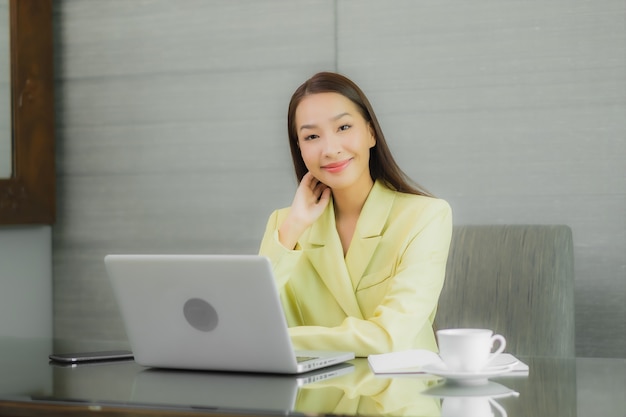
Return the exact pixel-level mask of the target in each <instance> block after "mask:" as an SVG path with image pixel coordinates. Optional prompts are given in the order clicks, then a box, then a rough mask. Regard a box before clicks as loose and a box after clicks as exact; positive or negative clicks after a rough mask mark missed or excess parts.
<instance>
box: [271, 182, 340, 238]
mask: <svg viewBox="0 0 626 417" xmlns="http://www.w3.org/2000/svg"><path fill="white" fill-rule="evenodd" d="M330 196H331V189H330V187H328V186H327V185H326V184H324V183H322V182H320V181H319V180H318V179H317V178H315V177H314V176H313V174H311V173H310V172H307V173H306V174H304V176H303V177H302V180H301V181H300V185H299V186H298V189H297V190H296V195H295V197H294V198H293V202H292V203H291V210H290V211H289V215H288V216H287V218H286V219H285V221H284V222H283V224H282V225H281V226H280V228H279V229H278V238H279V240H280V243H281V244H282V245H283V246H285V247H286V248H288V249H293V248H294V247H295V246H296V242H297V241H298V239H299V238H300V236H301V235H302V233H304V231H305V230H306V229H307V228H308V227H309V226H311V225H312V224H313V222H314V221H315V220H317V219H318V218H319V217H320V216H321V215H322V213H323V212H324V210H325V209H326V206H327V205H328V202H329V201H330Z"/></svg>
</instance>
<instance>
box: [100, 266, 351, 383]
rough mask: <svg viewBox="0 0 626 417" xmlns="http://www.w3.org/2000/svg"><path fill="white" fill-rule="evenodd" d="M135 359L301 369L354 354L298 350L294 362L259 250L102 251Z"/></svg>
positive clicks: (171, 364)
mask: <svg viewBox="0 0 626 417" xmlns="http://www.w3.org/2000/svg"><path fill="white" fill-rule="evenodd" d="M105 265H106V269H107V273H108V275H109V278H110V280H111V284H112V287H113V291H114V294H115V297H116V299H117V302H118V304H119V307H120V312H121V315H122V319H123V321H124V326H125V329H126V333H127V336H128V339H129V342H130V345H131V348H132V350H133V354H134V356H135V360H136V361H137V363H139V364H141V365H144V366H152V367H162V368H180V369H196V370H220V371H243V372H270V373H299V372H306V371H310V370H313V369H316V368H319V367H323V366H330V365H333V364H336V363H340V362H343V361H346V360H350V359H352V358H354V354H353V353H351V352H317V351H316V352H310V351H308V352H302V355H305V356H307V357H309V358H310V359H309V360H308V363H307V362H304V363H298V360H297V358H296V353H295V352H294V351H293V347H292V344H291V340H290V338H289V333H288V330H287V322H286V320H285V316H284V314H283V311H282V307H281V304H280V300H279V296H278V291H277V289H276V285H275V282H274V277H273V273H272V269H271V264H270V262H269V260H268V259H267V258H265V257H262V256H257V255H107V256H106V257H105Z"/></svg>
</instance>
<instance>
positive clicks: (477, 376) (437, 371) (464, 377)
mask: <svg viewBox="0 0 626 417" xmlns="http://www.w3.org/2000/svg"><path fill="white" fill-rule="evenodd" d="M498 359H500V360H498ZM518 362H519V361H518V360H517V359H514V358H513V359H511V358H509V357H506V356H505V357H503V358H500V357H497V358H495V359H494V361H493V365H490V366H488V367H487V368H485V369H482V370H480V371H477V372H463V371H453V370H450V369H447V368H446V365H445V364H443V363H431V364H429V365H424V366H423V367H422V372H426V373H428V374H432V375H436V376H441V377H444V378H446V379H449V380H452V381H455V382H457V383H462V384H465V385H484V384H486V383H487V380H488V379H489V378H493V377H495V376H498V375H503V374H506V373H508V372H511V371H512V370H513V368H514V367H515V365H516V364H517V363H518Z"/></svg>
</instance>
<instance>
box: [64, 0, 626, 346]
mask: <svg viewBox="0 0 626 417" xmlns="http://www.w3.org/2000/svg"><path fill="white" fill-rule="evenodd" d="M390 4H391V3H388V2H380V1H375V0H365V1H364V0H358V1H357V0H335V1H333V0H326V1H306V2H304V1H299V2H297V4H296V2H291V1H288V0H272V1H263V2H257V1H253V0H242V1H236V2H233V1H227V0H223V1H211V2H206V1H201V0H197V1H191V0H188V1H184V2H182V1H166V0H153V1H134V0H133V1H128V0H124V1H121V0H120V1H108V2H98V3H89V4H86V3H85V2H82V1H80V0H63V1H59V2H55V28H56V29H55V30H56V39H55V51H56V53H57V55H56V66H57V71H56V73H57V82H56V84H57V92H56V99H57V103H56V108H57V138H58V139H57V142H58V144H57V165H58V173H59V180H58V182H59V185H58V188H59V191H58V200H59V210H58V211H59V214H58V218H59V219H58V222H57V225H56V226H55V228H54V230H53V239H54V282H55V287H54V288H55V290H54V291H55V292H54V297H55V317H54V318H55V334H56V336H57V337H58V338H60V339H69V340H70V344H69V346H75V347H77V346H80V347H81V348H88V346H85V343H87V342H85V341H86V340H89V339H101V340H105V341H109V342H110V343H112V344H115V343H118V344H120V343H125V336H124V333H123V328H122V326H121V322H120V319H119V315H118V313H117V308H116V306H115V304H114V301H113V300H112V296H111V292H110V288H109V287H108V283H107V281H106V277H105V275H104V267H103V264H102V258H103V257H104V255H105V254H107V253H110V252H151V251H158V252H176V253H183V252H220V253H228V252H239V253H254V252H256V250H257V247H258V243H259V240H260V238H261V234H262V231H263V228H264V226H265V221H266V219H267V216H268V215H269V213H270V211H271V210H272V209H274V208H276V207H279V206H286V205H288V204H289V203H290V202H291V198H292V193H293V191H294V189H295V180H294V178H293V174H292V167H291V162H290V158H289V151H288V148H287V146H286V130H285V122H286V120H285V119H286V107H287V103H288V100H289V97H290V95H291V93H292V91H293V90H294V89H295V87H297V85H299V84H300V83H301V82H302V81H303V80H304V79H305V78H307V77H308V76H310V75H311V74H313V73H314V72H317V71H320V70H336V69H338V70H339V71H341V72H344V73H345V74H347V75H348V76H350V77H351V78H353V79H354V80H355V81H356V82H357V83H359V84H360V85H361V86H362V87H363V89H364V90H365V91H366V93H367V94H368V96H369V98H370V99H371V101H372V102H373V104H374V107H375V109H376V110H377V114H378V116H379V119H380V120H381V123H382V125H383V128H384V130H385V133H386V136H387V139H388V141H389V143H390V146H391V148H392V150H393V151H394V153H395V155H396V157H397V159H398V161H399V162H400V164H401V166H402V167H403V168H405V170H406V171H407V173H408V174H410V175H411V176H412V177H413V178H415V179H416V180H417V181H418V182H420V183H422V184H423V185H424V186H425V187H426V188H428V189H430V190H431V191H433V192H434V193H435V194H437V195H439V196H441V197H443V198H446V199H447V200H449V201H450V203H451V204H452V207H453V210H454V213H455V222H456V223H457V224H480V223H498V224H504V223H518V224H519V223H543V224H548V223H563V224H568V225H569V226H571V227H572V229H573V231H574V244H575V258H576V303H577V304H576V322H577V352H578V354H581V355H586V356H623V357H624V356H626V340H625V339H624V337H626V336H624V334H626V332H625V331H624V330H625V329H624V327H625V322H624V317H625V316H626V310H625V309H626V307H625V306H626V276H625V273H626V259H625V255H624V254H625V253H626V224H625V220H624V217H625V216H624V213H626V174H625V169H626V168H625V167H624V164H623V159H624V155H626V122H625V120H624V114H625V113H626V79H625V78H624V76H623V74H624V73H625V69H626V68H625V67H626V29H625V27H624V23H623V16H624V12H625V11H626V10H625V7H624V5H623V4H622V2H619V1H616V0H601V1H595V2H591V1H582V0H576V1H565V0H559V1H556V2H550V3H545V2H541V1H539V0H533V1H524V2H520V1H500V0H485V1H479V2H441V1H437V0H427V1H420V2H415V1H411V0H400V1H394V2H393V7H392V6H390Z"/></svg>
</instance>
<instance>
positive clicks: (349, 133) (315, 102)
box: [295, 93, 376, 190]
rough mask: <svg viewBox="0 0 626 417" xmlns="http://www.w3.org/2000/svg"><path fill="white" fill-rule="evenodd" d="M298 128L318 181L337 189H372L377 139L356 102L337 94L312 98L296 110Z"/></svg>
mask: <svg viewBox="0 0 626 417" xmlns="http://www.w3.org/2000/svg"><path fill="white" fill-rule="evenodd" d="M295 125H296V126H295V128H296V133H297V135H298V146H299V147H300V153H301V155H302V159H303V160H304V164H305V165H306V167H307V169H308V170H309V172H311V173H312V174H313V176H315V178H317V179H318V180H319V181H321V182H323V183H324V184H326V185H328V186H329V187H330V188H331V189H333V190H340V189H344V188H347V187H371V186H372V182H373V181H372V177H371V175H370V171H369V157H370V148H372V147H373V146H374V145H375V144H376V139H375V138H374V133H373V131H372V129H371V127H370V124H369V123H368V122H366V121H365V119H364V118H363V116H361V113H360V112H359V110H358V108H357V106H356V105H355V104H354V103H353V102H352V101H350V100H349V99H347V98H346V97H344V96H342V95H341V94H337V93H317V94H311V95H308V96H306V97H304V98H303V99H302V101H300V104H299V105H298V107H297V108H296V112H295ZM368 189H369V188H368Z"/></svg>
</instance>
